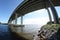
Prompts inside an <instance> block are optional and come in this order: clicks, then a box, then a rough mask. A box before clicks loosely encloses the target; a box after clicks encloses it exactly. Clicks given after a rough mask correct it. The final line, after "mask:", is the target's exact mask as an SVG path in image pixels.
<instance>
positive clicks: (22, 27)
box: [20, 16, 24, 33]
mask: <svg viewBox="0 0 60 40" xmlns="http://www.w3.org/2000/svg"><path fill="white" fill-rule="evenodd" d="M20 26H21V33H23V27H24V25H23V16H21V25H20Z"/></svg>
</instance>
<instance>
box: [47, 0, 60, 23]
mask: <svg viewBox="0 0 60 40" xmlns="http://www.w3.org/2000/svg"><path fill="white" fill-rule="evenodd" d="M48 2H49V4H50V8H51V10H52V13H53V18H54V23H55V24H59V20H58V14H57V12H56V10H55V8H54V5H53V3H52V2H51V0H49V1H48Z"/></svg>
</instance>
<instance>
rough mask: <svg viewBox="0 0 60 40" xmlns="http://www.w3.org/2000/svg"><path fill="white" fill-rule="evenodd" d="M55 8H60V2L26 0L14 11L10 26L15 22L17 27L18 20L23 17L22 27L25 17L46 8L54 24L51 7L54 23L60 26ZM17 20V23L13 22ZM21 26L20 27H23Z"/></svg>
mask: <svg viewBox="0 0 60 40" xmlns="http://www.w3.org/2000/svg"><path fill="white" fill-rule="evenodd" d="M55 6H60V0H24V1H23V2H22V3H21V4H19V5H18V7H17V8H16V9H15V10H14V11H13V13H12V15H11V17H10V18H9V20H8V24H9V25H10V24H12V22H14V24H15V26H17V18H18V17H21V25H22V26H23V16H24V15H25V14H27V13H29V12H32V11H36V10H39V9H43V8H45V9H46V10H47V12H48V14H49V19H50V22H52V19H51V15H50V11H49V9H48V8H49V7H50V8H51V10H52V14H53V18H54V23H55V24H59V20H58V14H57V12H56V9H55ZM13 20H15V21H13ZM21 25H19V26H21Z"/></svg>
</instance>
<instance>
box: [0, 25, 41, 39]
mask: <svg viewBox="0 0 60 40" xmlns="http://www.w3.org/2000/svg"><path fill="white" fill-rule="evenodd" d="M40 27H41V26H40V25H25V27H24V28H23V32H25V33H34V34H36V33H37V32H38V30H40ZM17 31H18V32H20V31H21V27H17ZM13 35H14V34H13ZM13 35H12V33H11V32H10V30H9V28H8V25H0V40H18V38H16V37H17V36H16V35H14V36H13ZM15 36H16V37H15ZM19 38H20V39H19V40H21V39H23V38H21V37H19ZM24 40H25V39H24Z"/></svg>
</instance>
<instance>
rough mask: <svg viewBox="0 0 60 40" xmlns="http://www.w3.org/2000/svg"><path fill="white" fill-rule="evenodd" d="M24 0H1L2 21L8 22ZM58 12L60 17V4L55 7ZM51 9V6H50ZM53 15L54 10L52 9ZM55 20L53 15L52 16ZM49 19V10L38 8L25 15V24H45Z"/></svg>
mask: <svg viewBox="0 0 60 40" xmlns="http://www.w3.org/2000/svg"><path fill="white" fill-rule="evenodd" d="M22 1H23V0H0V22H2V23H7V22H8V20H9V18H10V16H11V14H12V13H13V11H14V9H15V8H16V7H17V6H18V5H19V4H20V3H21V2H22ZM55 8H56V10H57V13H58V15H59V17H60V6H58V7H55ZM49 10H50V8H49ZM50 13H51V15H52V12H51V10H50ZM52 20H53V17H52ZM20 21H21V20H20V18H18V24H20ZM48 21H49V16H48V12H47V10H46V9H41V10H37V11H34V12H31V13H28V14H26V15H25V16H24V20H23V23H24V24H40V25H44V24H46V23H47V22H48Z"/></svg>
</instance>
